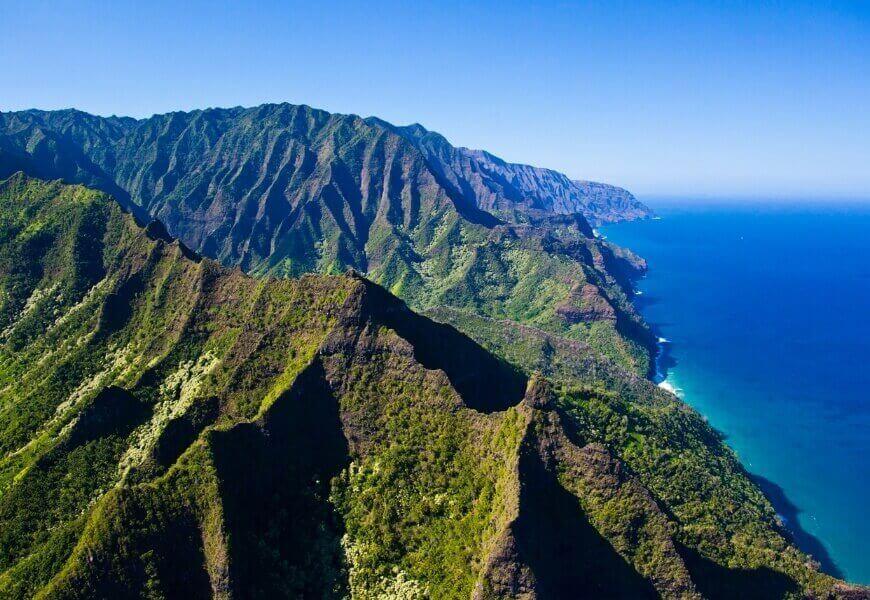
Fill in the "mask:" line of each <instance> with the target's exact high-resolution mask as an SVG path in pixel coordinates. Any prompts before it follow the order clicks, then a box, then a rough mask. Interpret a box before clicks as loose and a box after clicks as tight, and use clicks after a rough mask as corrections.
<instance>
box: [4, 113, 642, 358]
mask: <svg viewBox="0 0 870 600" xmlns="http://www.w3.org/2000/svg"><path fill="white" fill-rule="evenodd" d="M18 170H21V171H24V172H26V173H28V174H30V175H33V176H37V177H40V178H43V179H58V178H59V179H63V180H64V181H66V182H68V183H82V184H86V185H88V186H89V187H92V188H96V189H100V190H103V191H105V192H107V193H109V194H111V195H112V196H113V197H115V198H116V199H117V200H118V201H120V202H121V203H122V204H123V205H125V206H126V207H128V208H129V209H130V210H131V211H132V212H134V213H136V214H138V215H140V216H141V217H143V218H146V217H147V216H150V217H153V218H157V219H159V220H160V221H161V222H163V223H164V224H165V225H166V227H167V229H168V231H169V233H170V234H171V235H173V236H174V237H177V238H178V239H180V240H181V241H182V242H184V243H185V244H186V245H187V246H188V247H190V248H192V249H193V250H195V251H197V252H200V253H201V254H203V255H205V256H208V257H211V258H215V259H217V260H219V261H220V262H222V263H223V264H225V265H228V266H235V265H238V266H240V267H241V268H242V269H243V270H244V271H246V272H248V273H252V274H255V275H264V274H270V275H277V276H285V275H290V276H298V275H300V274H303V273H310V272H320V273H333V274H337V273H343V272H344V271H345V270H346V269H347V268H353V269H355V270H357V271H359V272H361V273H365V274H366V275H367V277H368V278H370V279H371V280H373V281H375V282H377V283H379V284H381V285H383V286H384V287H386V288H387V289H389V290H390V291H391V292H393V293H394V294H396V295H398V296H399V297H401V298H402V299H403V300H405V301H406V302H408V303H409V305H411V306H412V308H414V309H417V310H423V309H428V308H432V307H445V306H446V307H453V308H456V309H459V310H461V311H464V312H465V313H467V314H470V315H476V316H485V317H488V318H491V319H509V320H511V321H515V322H519V323H523V324H526V325H530V326H533V327H535V328H538V329H543V330H545V331H548V332H550V333H554V334H559V335H562V336H565V337H568V338H570V339H573V340H576V341H581V342H586V343H589V344H592V345H593V346H595V347H596V348H597V349H598V350H599V351H600V352H602V353H604V354H606V355H607V356H609V357H610V358H611V359H613V360H615V361H616V362H618V363H619V364H621V365H622V366H624V367H626V368H628V369H630V370H633V371H634V372H636V373H639V374H645V373H646V372H647V371H648V370H649V365H650V359H649V352H650V348H652V346H653V344H652V339H651V336H650V335H649V332H648V330H647V328H646V326H645V325H644V324H643V323H642V322H641V320H640V319H639V318H638V317H637V315H636V314H635V311H634V310H633V308H632V306H631V303H630V302H629V301H628V298H627V297H626V295H625V291H626V277H627V276H628V275H629V274H630V273H632V272H634V271H636V270H637V269H640V268H642V267H643V263H642V261H640V260H639V259H637V258H636V257H634V256H632V255H631V254H630V253H628V252H625V251H619V250H616V249H614V248H613V247H611V246H609V245H608V244H607V243H606V242H604V241H602V240H598V239H595V238H594V236H593V235H592V230H591V228H590V226H589V223H588V220H592V222H594V223H599V222H605V221H611V220H614V219H618V218H634V217H641V216H645V215H648V214H649V211H648V209H646V208H645V207H644V206H643V205H642V204H640V203H639V202H638V201H637V200H635V199H634V197H633V196H631V194H629V193H628V192H626V191H625V190H621V189H619V188H614V187H612V186H607V185H604V184H597V183H590V182H577V181H572V180H570V179H568V178H567V177H565V176H564V175H562V174H561V173H557V172H555V171H551V170H548V169H539V168H534V167H529V166H526V165H515V164H509V163H505V162H504V161H501V160H499V159H497V158H496V157H494V156H492V155H490V154H487V153H485V152H480V151H473V150H468V149H465V148H456V147H453V146H451V145H450V144H449V143H448V142H447V141H446V140H445V139H444V138H443V137H441V136H440V135H438V134H436V133H433V132H428V131H426V130H425V129H423V128H422V127H420V126H419V125H417V126H410V127H394V126H392V125H390V124H388V123H385V122H383V121H380V120H378V119H374V118H370V119H362V118H359V117H357V116H354V115H339V114H330V113H327V112H324V111H320V110H314V109H311V108H309V107H307V106H294V105H289V104H280V105H264V106H260V107H256V108H250V109H242V108H235V109H209V110H204V111H194V112H190V113H171V114H166V115H157V116H154V117H151V118H149V119H142V120H134V119H129V118H116V117H111V118H101V117H96V116H93V115H89V114H86V113H82V112H79V111H73V110H67V111H54V112H43V111H25V112H18V113H0V178H2V177H6V176H9V175H11V174H12V173H14V172H16V171H18ZM467 333H472V334H473V333H474V332H471V331H469V332H467Z"/></svg>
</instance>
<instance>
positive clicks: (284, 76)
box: [0, 0, 870, 197]
mask: <svg viewBox="0 0 870 600" xmlns="http://www.w3.org/2000/svg"><path fill="white" fill-rule="evenodd" d="M412 4H423V5H424V6H413V5H412ZM868 63H870V2H866V1H865V2H861V3H849V2H812V3H804V2H797V1H795V2H789V1H784V2H761V3H759V2H709V3H701V2H694V3H669V2H650V3H636V2H626V3H620V2H600V3H573V2H535V3H531V2H524V3H518V2H517V3H515V2H510V1H503V2H492V3H490V2H473V3H470V2H457V3H450V2H427V3H411V2H401V3H399V2H397V3H378V2H372V3H371V5H370V6H365V5H364V4H363V3H334V4H333V3H329V2H313V1H312V2H306V3H299V4H297V3H292V2H257V3H253V2H251V3H246V2H221V1H211V2H200V1H198V0H193V1H188V2H167V1H163V0H160V1H154V0H152V1H150V2H124V1H120V0H119V1H116V2H87V1H78V2H71V1H65V0H61V1H51V2H48V1H42V0H3V1H2V4H0V110H4V111H5V110H17V109H23V108H30V107H37V108H46V109H51V108H61V107H76V108H80V109H82V110H86V111H89V112H93V113H97V114H102V115H108V114H123V115H131V116H136V117H142V116H149V115H151V114H153V113H160V112H166V111H170V110H179V109H185V110H186V109H192V108H203V107H207V106H234V105H245V106H250V105H255V104H259V103H262V102H279V101H289V102H294V103H305V104H310V105H312V106H316V107H319V108H324V109H327V110H330V111H337V112H352V113H357V114H361V115H377V116H380V117H383V118H385V119H387V120H389V121H392V122H395V123H399V124H404V123H410V122H414V121H418V122H420V123H422V124H424V125H425V126H427V127H429V128H430V129H434V130H437V131H440V132H441V133H443V134H444V135H446V136H447V137H448V139H450V140H451V141H452V142H454V143H455V144H458V145H465V146H471V147H477V148H485V149H488V150H490V151H492V152H493V153H495V154H497V155H500V156H502V157H504V158H506V159H508V160H512V161H519V162H527V163H531V164H536V165H541V166H548V167H552V168H556V169H559V170H561V171H564V172H565V173H567V174H569V175H571V176H573V177H578V178H587V179H597V180H601V181H608V182H612V183H617V184H620V185H624V186H626V187H629V188H630V189H632V190H633V191H635V192H637V193H639V194H641V195H648V194H709V195H716V196H725V195H732V194H733V195H774V196H788V195H800V196H844V195H845V196H863V197H870V64H868Z"/></svg>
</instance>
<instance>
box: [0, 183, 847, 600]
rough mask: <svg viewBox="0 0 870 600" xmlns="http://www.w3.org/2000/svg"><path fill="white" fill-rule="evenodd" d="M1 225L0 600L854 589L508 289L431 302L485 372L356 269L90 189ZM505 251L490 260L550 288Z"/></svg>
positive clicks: (671, 408)
mask: <svg viewBox="0 0 870 600" xmlns="http://www.w3.org/2000/svg"><path fill="white" fill-rule="evenodd" d="M0 208H2V211H0V215H2V222H0V293H2V307H3V311H2V313H0V315H2V316H0V318H2V319H3V321H2V326H3V332H2V345H0V450H2V455H0V596H2V597H10V598H29V597H40V598H115V597H147V598H164V597H167V598H168V597H180V596H185V597H193V598H199V597H220V598H231V597H288V598H294V597H305V598H312V597H319V598H332V597H346V596H352V597H357V598H384V597H394V598H468V597H476V598H502V597H524V596H528V595H530V594H537V595H538V596H540V597H574V596H576V595H577V594H578V593H583V594H589V595H592V596H595V595H602V594H603V595H617V596H620V595H621V596H623V597H644V596H655V595H658V596H661V597H666V598H697V597H701V596H704V597H713V598H716V597H761V598H770V597H795V598H797V597H801V596H802V595H803V594H805V593H809V592H812V593H815V594H817V595H820V596H824V595H826V594H829V593H831V594H835V595H836V594H846V593H847V592H848V588H846V587H844V586H843V585H842V584H839V583H838V582H836V581H835V580H834V579H832V578H830V577H828V576H826V575H823V574H821V573H819V572H818V571H817V569H816V568H815V567H814V566H813V565H812V563H811V561H810V560H809V558H808V557H806V556H804V555H802V554H801V553H800V552H799V551H798V550H797V549H796V548H794V547H793V546H792V545H791V544H790V543H789V542H788V541H787V539H786V537H785V535H784V534H783V532H782V531H781V529H780V527H779V525H778V524H777V522H776V517H775V515H774V513H773V510H772V509H771V507H770V505H769V504H768V502H767V500H766V499H765V498H764V497H763V495H762V494H761V493H760V492H759V491H758V489H757V488H756V487H755V485H754V484H753V483H752V482H751V481H750V480H749V478H748V477H747V475H746V473H745V472H744V471H743V470H742V468H741V467H740V465H739V463H738V462H737V460H736V458H735V457H734V455H733V453H731V452H730V451H729V450H728V449H727V447H726V446H725V445H724V444H723V442H722V440H721V439H720V438H719V436H718V435H717V434H716V433H715V432H714V431H712V430H711V429H710V427H709V426H707V425H706V423H704V421H703V420H702V419H701V418H700V417H699V416H698V415H697V414H696V413H695V412H694V411H692V410H691V409H689V408H688V407H686V406H685V405H683V404H682V403H680V402H679V401H678V400H677V399H676V398H674V397H673V396H671V395H669V394H667V393H665V392H663V391H662V390H659V389H658V388H656V387H655V386H653V385H652V384H651V383H649V382H648V381H646V380H644V379H643V378H641V377H639V376H637V375H636V374H634V373H632V372H631V371H629V370H626V369H625V368H624V367H621V366H619V365H617V364H615V363H614V362H612V361H610V360H608V359H606V358H604V357H602V356H600V355H599V354H597V353H596V352H595V351H593V350H592V348H591V347H590V346H589V345H587V344H586V342H584V341H583V340H584V339H586V338H584V337H583V336H579V335H578V336H575V335H574V334H573V333H572V331H570V330H569V331H565V330H561V331H562V334H561V335H559V334H558V333H557V331H556V330H557V329H558V328H556V327H551V326H550V321H548V318H549V317H547V316H546V314H547V310H548V309H547V305H546V302H543V303H541V304H540V305H539V306H538V307H537V308H535V309H534V310H539V312H537V313H536V314H534V315H532V314H529V315H527V321H529V322H533V323H535V324H536V325H537V327H532V326H529V325H520V324H517V323H515V322H512V321H509V320H496V319H495V318H492V317H498V316H501V315H504V314H508V315H510V314H511V313H510V311H511V310H515V307H512V305H511V300H510V296H514V295H516V294H519V293H520V292H517V291H512V292H510V293H509V294H507V295H504V291H503V288H501V287H500V286H501V284H500V283H498V284H494V285H479V286H474V287H473V290H474V291H473V292H472V291H471V290H472V288H467V289H468V290H469V296H468V297H467V298H466V299H464V300H463V302H467V303H468V306H469V309H468V310H462V309H458V308H443V309H439V310H437V311H434V316H436V317H437V318H438V320H440V321H443V322H451V323H456V324H457V325H459V326H460V327H461V328H462V329H464V330H468V331H473V332H474V333H475V335H476V336H477V337H478V339H479V341H480V342H481V343H482V344H483V345H485V346H486V347H487V348H488V349H489V350H491V351H493V352H495V353H496V354H498V355H500V356H503V357H504V358H505V359H506V361H505V360H502V359H499V358H496V357H495V356H494V355H493V354H490V353H489V352H488V351H487V350H485V349H484V348H483V347H481V346H478V345H477V344H476V343H474V342H472V341H471V340H470V339H468V338H466V337H465V336H463V335H462V334H460V333H458V332H457V331H456V330H455V329H453V328H452V327H449V326H446V325H441V324H439V323H436V322H434V321H431V320H429V319H427V318H425V317H422V316H419V315H417V314H415V313H413V312H411V311H410V310H409V309H408V308H407V307H406V306H405V305H404V304H403V303H402V302H401V301H399V300H397V299H396V298H394V297H393V296H391V295H390V294H389V293H388V292H386V291H384V290H383V289H382V288H380V287H378V286H376V285H374V284H372V283H370V282H369V281H367V280H365V279H363V278H361V277H359V276H357V275H352V274H351V275H344V276H323V275H307V276H304V277H301V278H299V279H281V280H278V279H271V278H261V279H254V278H251V277H249V276H247V275H244V274H242V273H241V272H239V271H238V270H235V271H230V270H227V269H225V268H223V267H220V266H218V265H217V264H216V263H213V262H211V261H209V260H207V259H200V258H199V257H197V256H196V255H194V254H193V253H192V252H190V251H189V250H188V249H187V248H186V247H184V246H182V245H181V244H180V243H179V242H176V241H173V240H172V239H171V238H168V236H167V235H166V233H165V231H164V230H163V229H162V227H160V226H159V225H158V224H156V223H152V224H151V225H149V226H148V227H147V228H144V229H143V228H142V227H140V226H139V225H137V224H136V222H135V220H134V219H133V217H132V216H131V215H129V214H127V213H124V212H123V211H122V210H121V208H120V207H119V206H118V205H117V204H115V203H114V202H113V201H111V200H110V199H109V198H108V197H107V196H105V195H103V194H102V193H99V192H93V191H90V190H87V189H85V188H82V187H78V186H66V185H62V184H60V183H57V182H55V183H45V182H42V181H38V180H34V179H29V178H27V177H24V176H23V175H16V176H14V177H12V178H10V179H9V180H7V181H5V182H2V183H0ZM445 231H446V230H445ZM471 245H473V241H472V242H468V246H471ZM518 246H519V249H517V248H518ZM453 248H454V250H455V248H456V246H454V247H453ZM514 250H516V252H517V253H516V254H515V255H514V254H509V255H510V256H512V258H511V260H510V261H509V262H507V263H504V262H502V263H499V261H501V259H500V258H499V259H498V260H496V259H494V258H493V256H492V255H490V256H489V258H488V259H487V260H490V262H488V263H487V264H488V266H487V267H486V269H497V268H499V267H498V266H497V265H498V264H502V265H503V266H505V268H506V269H508V271H510V270H511V269H519V270H520V271H522V270H523V269H526V270H525V271H523V275H522V276H517V279H516V281H517V286H519V287H522V286H523V285H525V284H524V283H523V282H524V281H526V278H528V277H532V278H534V277H536V276H540V277H542V278H546V277H549V275H546V274H544V275H540V274H539V275H536V273H537V272H538V271H537V270H538V269H544V270H546V268H545V267H541V266H540V265H539V266H529V263H528V262H525V261H526V256H527V255H525V254H524V253H523V252H524V251H523V250H522V244H518V245H517V246H514ZM479 254H480V257H481V258H479V259H475V260H484V258H486V257H485V251H481V252H479ZM500 256H502V257H503V256H506V254H502V255H500ZM491 261H495V262H491ZM444 268H446V269H447V271H450V270H451V269H450V267H444ZM571 268H575V267H571ZM479 273H480V274H481V275H482V274H483V273H484V271H483V270H481V271H479ZM433 279H434V280H435V281H437V289H439V290H446V289H450V288H451V284H449V283H445V282H444V281H443V278H441V277H433ZM498 281H501V282H503V281H506V279H498ZM430 289H435V288H430ZM454 289H457V288H454ZM613 293H618V291H615V292H613ZM500 298H501V300H500ZM475 302H479V303H480V304H479V305H478V308H479V310H480V311H482V312H486V314H488V315H492V316H481V315H480V314H477V312H475V311H474V310H472V309H471V308H470V307H471V306H472V305H473V304H474V303H475ZM527 305H531V306H533V305H534V303H533V302H531V303H527ZM487 311H488V312H487ZM536 372H543V373H544V374H545V375H546V377H547V378H548V379H544V378H543V377H542V376H541V375H537V374H534V373H536ZM548 380H549V381H552V384H551V383H549V382H548ZM578 590H580V592H578ZM854 593H860V592H854Z"/></svg>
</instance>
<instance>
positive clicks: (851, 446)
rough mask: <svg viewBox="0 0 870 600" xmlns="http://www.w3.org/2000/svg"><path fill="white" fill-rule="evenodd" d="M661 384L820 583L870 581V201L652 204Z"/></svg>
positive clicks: (648, 292) (614, 229) (648, 232)
mask: <svg viewBox="0 0 870 600" xmlns="http://www.w3.org/2000/svg"><path fill="white" fill-rule="evenodd" d="M650 205H651V206H652V208H654V209H655V210H656V211H657V213H658V214H659V216H660V218H659V219H656V220H647V221H637V222H630V223H620V224H616V225H610V226H607V227H604V228H602V230H601V231H602V234H603V235H604V236H605V237H607V238H608V239H609V240H610V241H612V242H614V243H616V244H619V245H621V246H625V247H627V248H630V249H631V250H633V251H635V252H636V253H638V254H640V255H641V256H643V257H644V258H645V259H646V260H647V262H648V265H649V271H648V274H647V275H646V276H645V277H644V278H643V279H641V280H640V281H639V282H638V289H639V291H640V294H639V295H638V296H637V298H636V303H637V306H638V308H639V310H640V311H641V313H642V314H643V316H644V317H645V318H646V320H647V322H649V323H650V324H651V325H652V326H653V328H654V330H655V331H656V333H657V335H659V336H660V338H661V340H662V344H661V346H662V349H663V352H662V354H661V356H660V361H659V363H660V364H659V371H660V378H664V382H663V385H664V386H670V387H671V388H672V389H674V390H676V392H677V394H678V395H679V396H681V397H682V398H683V399H684V400H685V401H686V402H688V403H689V404H690V405H692V406H693V407H695V408H696V409H697V410H698V411H699V412H700V413H701V414H703V415H704V416H705V417H706V418H707V419H708V421H709V422H710V424H711V425H713V426H714V427H715V428H716V429H718V430H719V431H721V432H722V433H723V434H724V435H725V437H726V440H727V443H728V444H729V445H730V446H731V447H732V448H733V449H734V450H735V451H736V452H737V453H738V455H739V456H740V458H741V460H742V462H743V464H744V466H745V467H746V468H747V470H748V471H749V472H750V473H752V475H753V476H754V477H755V478H756V479H757V481H758V482H759V484H760V485H761V486H762V488H763V489H764V490H765V491H766V492H767V494H768V497H769V498H770V499H771V500H772V502H773V504H774V507H775V508H776V510H777V511H778V512H779V513H780V515H781V516H783V518H784V519H785V520H786V522H787V525H788V527H789V529H790V530H791V531H792V532H793V534H794V537H795V541H796V542H797V544H798V546H799V547H801V548H802V549H803V550H804V551H806V552H809V553H810V554H812V555H813V556H814V557H815V558H816V559H817V560H819V561H820V562H821V563H822V566H823V570H825V571H827V572H829V573H831V574H834V575H837V576H840V577H844V578H845V579H847V580H849V581H851V582H855V583H863V584H870V551H868V544H870V517H868V509H870V364H868V359H870V203H865V204H861V203H851V204H847V203H837V202H825V203H821V202H820V203H801V202H796V203H793V204H790V203H786V202H782V201H777V202H771V203H761V202H759V203H748V202H747V203H724V202H722V203H714V202H709V201H696V202H692V201H688V200H685V201H683V200H668V201H658V202H650Z"/></svg>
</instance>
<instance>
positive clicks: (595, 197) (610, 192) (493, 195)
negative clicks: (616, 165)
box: [370, 119, 653, 226]
mask: <svg viewBox="0 0 870 600" xmlns="http://www.w3.org/2000/svg"><path fill="white" fill-rule="evenodd" d="M370 121H373V122H377V123H379V124H381V125H383V126H384V127H390V128H392V129H393V131H395V132H396V133H398V134H399V135H402V136H404V137H405V138H407V139H409V140H411V141H412V142H413V143H414V144H415V145H416V146H417V147H418V148H419V149H420V150H421V151H422V152H423V154H424V155H425V156H426V158H427V160H428V161H429V163H430V164H431V165H432V166H433V168H434V169H435V171H436V172H437V173H438V174H439V175H440V176H441V177H442V178H443V179H444V180H445V181H448V182H449V183H450V185H452V186H453V188H454V189H456V190H457V191H458V193H460V194H461V195H463V196H464V197H466V198H469V199H470V200H471V201H472V202H474V204H475V206H477V207H478V208H481V209H483V210H486V211H489V212H494V213H497V214H499V215H502V216H504V217H506V218H510V219H513V220H522V219H523V218H524V216H525V215H526V214H528V213H530V212H531V213H535V212H544V213H555V214H573V213H582V214H583V215H584V216H585V217H586V219H587V220H588V221H589V222H590V223H591V224H592V225H595V226H597V225H601V224H604V223H612V222H615V221H624V220H631V219H644V218H648V217H651V216H652V214H653V213H652V211H651V210H650V209H649V208H648V207H646V206H644V205H643V204H642V203H641V202H639V201H638V200H637V198H635V197H634V196H633V195H632V194H631V193H630V192H628V191H627V190H624V189H622V188H619V187H616V186H612V185H607V184H605V183H597V182H594V181H574V180H571V179H569V178H568V177H567V176H565V175H563V174H562V173H559V172H558V171H553V170H552V169H542V168H540V167H532V166H529V165H522V164H516V163H509V162H506V161H503V160H502V159H500V158H498V157H497V156H493V155H492V154H490V153H489V152H486V151H484V150H471V149H469V148H457V147H455V146H452V145H451V144H450V142H448V141H447V140H446V139H445V138H444V136H442V135H441V134H439V133H436V132H434V131H428V130H427V129H426V128H424V127H423V126H421V125H409V126H407V127H395V126H392V125H390V124H389V123H385V122H384V121H379V120H375V119H372V120H370Z"/></svg>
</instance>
